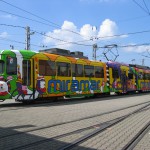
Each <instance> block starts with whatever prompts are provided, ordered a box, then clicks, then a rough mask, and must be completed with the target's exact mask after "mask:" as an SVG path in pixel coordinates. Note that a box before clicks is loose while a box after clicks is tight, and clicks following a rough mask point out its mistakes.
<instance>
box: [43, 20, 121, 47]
mask: <svg viewBox="0 0 150 150" xmlns="http://www.w3.org/2000/svg"><path fill="white" fill-rule="evenodd" d="M117 32H118V27H117V25H116V23H115V22H114V21H111V20H110V19H106V20H104V21H103V22H102V24H101V25H100V27H99V29H98V30H97V28H96V27H95V26H92V25H90V24H85V25H83V26H82V27H81V28H80V29H78V28H77V26H76V25H75V24H74V23H73V22H70V21H64V23H63V25H62V27H61V29H55V30H53V31H51V32H47V33H46V35H47V36H44V38H43V43H44V44H47V45H55V46H56V47H61V48H73V46H75V45H73V44H72V43H71V42H76V41H84V40H89V41H87V42H84V43H83V44H90V43H91V44H92V41H90V39H96V38H97V37H104V36H112V35H114V34H117ZM75 33H76V34H75ZM51 37H52V38H51ZM56 38H57V39H62V41H61V40H56ZM114 38H115V37H114ZM99 40H104V39H99ZM107 40H108V38H107ZM65 41H67V42H68V43H69V42H70V43H69V44H66V42H65ZM78 43H79V42H78ZM60 44H61V45H60Z"/></svg>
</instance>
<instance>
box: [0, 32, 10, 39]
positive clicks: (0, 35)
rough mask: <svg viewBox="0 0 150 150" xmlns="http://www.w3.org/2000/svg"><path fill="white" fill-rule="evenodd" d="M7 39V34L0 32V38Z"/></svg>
mask: <svg viewBox="0 0 150 150" xmlns="http://www.w3.org/2000/svg"><path fill="white" fill-rule="evenodd" d="M7 37H8V33H7V32H2V33H1V34H0V38H7Z"/></svg>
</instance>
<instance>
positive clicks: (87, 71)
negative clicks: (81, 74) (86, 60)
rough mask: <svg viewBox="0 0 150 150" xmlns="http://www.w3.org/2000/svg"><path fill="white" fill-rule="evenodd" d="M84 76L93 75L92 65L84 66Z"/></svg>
mask: <svg viewBox="0 0 150 150" xmlns="http://www.w3.org/2000/svg"><path fill="white" fill-rule="evenodd" d="M84 71H85V77H94V66H89V65H85V66H84Z"/></svg>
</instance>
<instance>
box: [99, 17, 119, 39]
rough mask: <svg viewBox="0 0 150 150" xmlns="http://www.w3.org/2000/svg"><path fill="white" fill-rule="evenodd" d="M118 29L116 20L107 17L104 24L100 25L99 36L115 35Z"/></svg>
mask: <svg viewBox="0 0 150 150" xmlns="http://www.w3.org/2000/svg"><path fill="white" fill-rule="evenodd" d="M117 30H118V27H117V25H116V23H115V22H114V21H111V20H110V19H105V20H104V21H103V22H102V25H100V29H99V32H98V36H99V37H107V36H113V35H115V34H116V33H117Z"/></svg>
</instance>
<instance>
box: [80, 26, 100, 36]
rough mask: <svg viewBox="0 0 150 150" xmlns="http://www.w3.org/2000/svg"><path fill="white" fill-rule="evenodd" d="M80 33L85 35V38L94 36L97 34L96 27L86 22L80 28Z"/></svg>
mask: <svg viewBox="0 0 150 150" xmlns="http://www.w3.org/2000/svg"><path fill="white" fill-rule="evenodd" d="M80 34H81V35H82V36H83V38H84V39H87V38H91V37H94V36H96V34H97V31H96V27H93V26H91V25H90V24H85V25H83V27H82V28H81V29H80Z"/></svg>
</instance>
